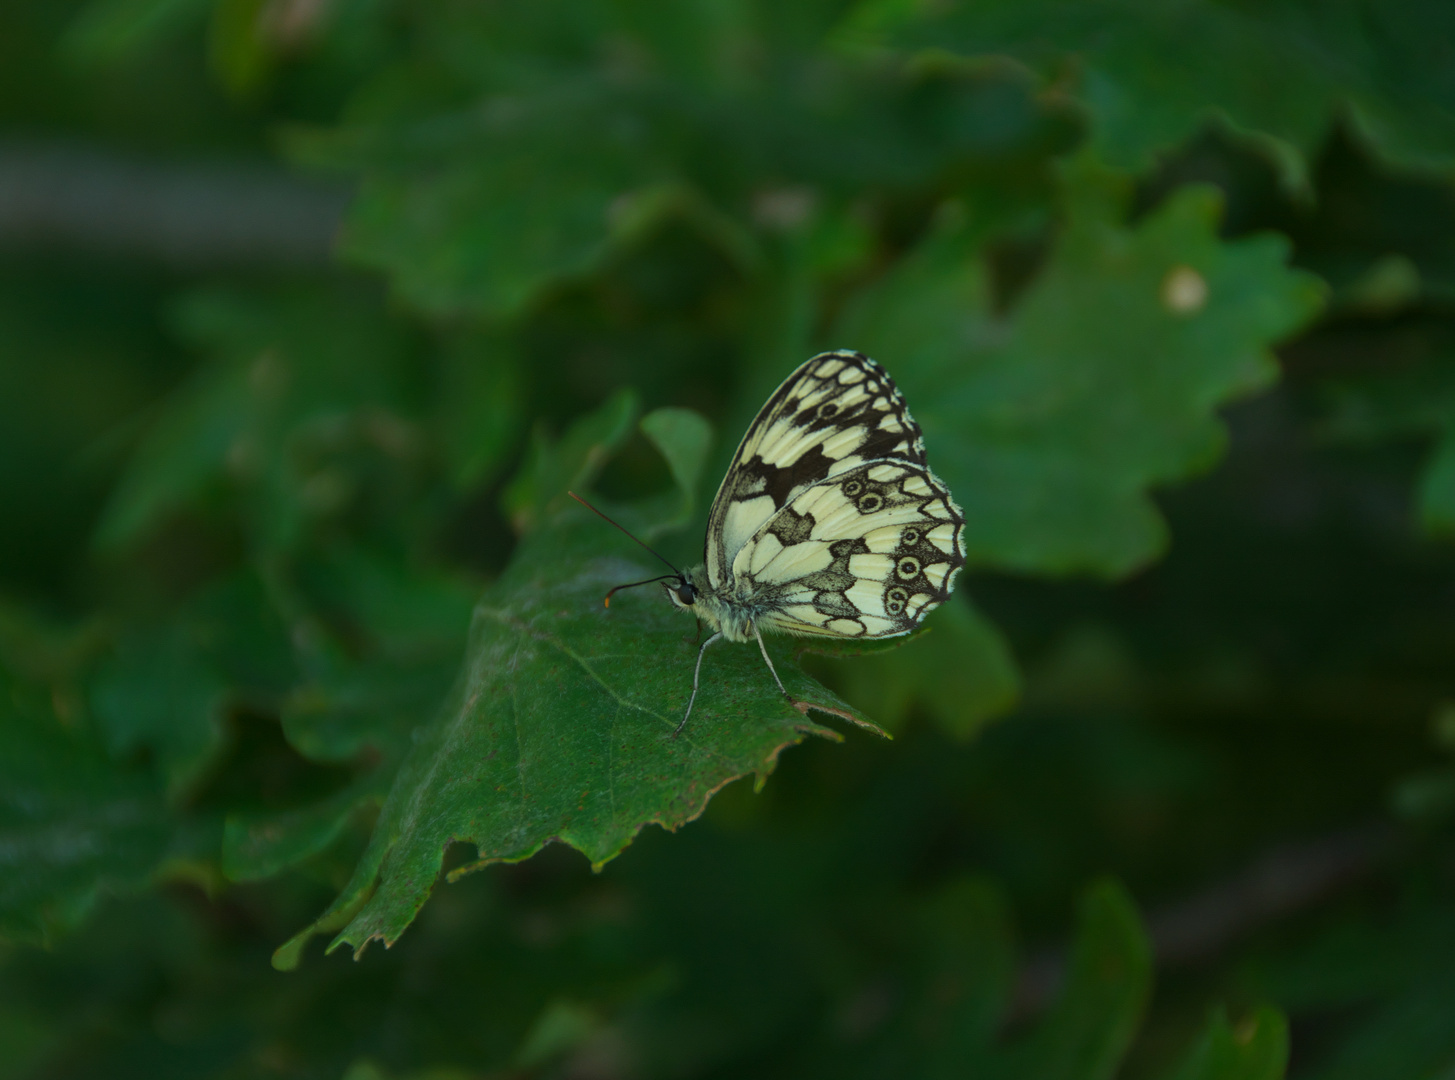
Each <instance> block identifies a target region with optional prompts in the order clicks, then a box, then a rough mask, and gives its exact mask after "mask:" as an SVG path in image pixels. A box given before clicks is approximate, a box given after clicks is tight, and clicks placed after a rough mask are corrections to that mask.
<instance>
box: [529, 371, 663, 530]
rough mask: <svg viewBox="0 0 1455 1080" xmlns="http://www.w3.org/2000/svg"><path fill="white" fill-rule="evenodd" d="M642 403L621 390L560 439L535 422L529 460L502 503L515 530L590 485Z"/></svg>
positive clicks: (623, 437)
mask: <svg viewBox="0 0 1455 1080" xmlns="http://www.w3.org/2000/svg"><path fill="white" fill-rule="evenodd" d="M639 408H640V405H639V404H638V401H637V395H636V393H635V392H634V391H632V390H618V391H617V392H616V393H615V394H613V395H612V396H611V397H610V398H608V399H607V401H606V402H605V403H604V404H603V405H602V406H601V407H600V408H599V409H597V410H596V411H595V412H594V413H591V414H589V415H587V416H583V417H582V418H581V419H579V420H577V421H576V422H575V423H573V424H572V425H571V426H570V427H569V428H568V429H567V430H566V434H565V435H563V436H562V437H561V438H560V440H559V441H553V440H552V439H550V438H549V437H548V436H547V435H546V433H545V430H544V429H543V428H541V427H540V426H537V427H536V429H535V431H534V432H533V433H532V439H531V447H530V452H529V455H528V456H527V458H526V463H525V465H524V466H523V467H522V468H521V470H520V473H519V474H518V475H517V476H516V478H515V479H514V480H512V481H511V483H510V485H509V486H508V487H507V488H506V489H505V494H504V497H503V500H504V508H505V512H506V514H507V516H508V517H509V518H510V522H511V524H512V525H514V526H515V528H516V531H517V532H526V531H528V530H530V529H532V528H534V527H535V526H536V525H537V524H538V523H539V522H540V521H542V520H544V518H545V517H546V516H547V515H548V514H549V513H551V512H552V511H554V510H557V509H559V508H560V507H561V506H562V505H563V504H564V502H565V501H566V492H568V491H571V490H573V489H577V488H582V489H584V488H585V487H587V486H588V485H589V484H590V483H591V482H592V481H593V480H595V479H596V476H597V474H598V473H600V472H601V468H602V466H604V465H605V464H606V462H607V461H608V460H609V459H610V457H611V455H612V453H613V452H614V451H615V450H616V449H617V448H618V447H620V446H621V444H622V443H623V442H625V441H626V439H627V437H628V436H630V435H631V432H632V422H633V421H634V420H635V419H636V417H637V411H638V409H639Z"/></svg>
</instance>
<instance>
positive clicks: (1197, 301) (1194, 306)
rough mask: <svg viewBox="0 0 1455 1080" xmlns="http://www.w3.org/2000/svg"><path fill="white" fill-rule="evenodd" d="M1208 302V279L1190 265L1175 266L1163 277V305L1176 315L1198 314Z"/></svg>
mask: <svg viewBox="0 0 1455 1080" xmlns="http://www.w3.org/2000/svg"><path fill="white" fill-rule="evenodd" d="M1206 304H1207V279H1206V278H1204V277H1203V276H1202V275H1201V274H1199V273H1198V272H1197V271H1196V270H1194V269H1193V268H1192V267H1190V266H1174V267H1173V268H1172V269H1171V270H1169V271H1168V272H1167V276H1166V277H1165V278H1163V279H1162V306H1163V307H1165V308H1166V309H1167V310H1168V311H1170V312H1172V314H1174V315H1196V314H1197V313H1198V312H1199V311H1201V310H1202V309H1203V307H1204V306H1205V305H1206Z"/></svg>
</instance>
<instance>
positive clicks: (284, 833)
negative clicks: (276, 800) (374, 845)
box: [222, 770, 393, 881]
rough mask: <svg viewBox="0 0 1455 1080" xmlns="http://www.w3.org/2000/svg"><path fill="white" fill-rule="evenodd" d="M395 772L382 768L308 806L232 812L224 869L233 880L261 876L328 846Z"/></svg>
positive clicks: (379, 795) (380, 796)
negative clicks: (269, 812) (254, 812)
mask: <svg viewBox="0 0 1455 1080" xmlns="http://www.w3.org/2000/svg"><path fill="white" fill-rule="evenodd" d="M392 775H393V774H392V772H389V771H386V770H379V771H376V772H374V773H370V774H368V775H366V776H364V777H363V778H361V779H360V780H359V781H358V782H356V783H354V784H350V785H349V786H348V787H346V788H343V789H342V790H340V791H338V792H335V793H334V794H333V795H331V796H329V797H328V798H326V799H320V800H319V801H318V802H316V803H313V804H311V805H309V806H304V807H299V808H298V809H295V810H287V811H283V812H281V813H272V814H245V813H233V814H229V815H228V816H227V820H226V821H225V822H224V824H223V834H222V872H223V874H224V875H225V876H226V877H227V878H228V880H230V881H261V880H263V879H265V878H270V877H273V876H274V875H275V874H279V873H281V872H282V871H284V870H286V869H288V868H289V867H290V866H294V865H296V864H298V863H301V862H303V861H304V860H305V859H308V858H310V857H311V856H313V855H316V854H318V853H319V852H320V851H323V850H325V849H326V848H328V847H329V846H330V845H331V844H333V842H334V841H335V840H337V839H338V838H339V837H340V836H341V835H342V834H343V832H344V830H345V829H347V828H348V826H349V823H350V821H352V820H353V819H354V817H355V816H356V815H357V814H358V813H359V811H360V809H361V808H364V807H369V806H375V807H377V806H378V805H379V804H380V803H382V802H383V800H384V795H385V793H386V791H387V790H388V783H387V779H388V777H390V776H392Z"/></svg>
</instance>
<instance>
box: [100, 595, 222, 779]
mask: <svg viewBox="0 0 1455 1080" xmlns="http://www.w3.org/2000/svg"><path fill="white" fill-rule="evenodd" d="M230 692H231V687H230V686H229V685H228V681H227V679H225V678H224V677H223V675H222V673H221V672H220V671H218V670H217V668H216V666H215V665H214V664H213V663H212V661H211V659H210V657H208V656H207V655H206V651H205V649H204V648H203V645H202V643H201V642H200V641H199V640H198V627H197V626H196V625H188V624H186V623H182V622H174V623H172V624H170V625H167V626H163V627H157V628H154V629H151V630H144V631H138V632H136V633H133V634H131V635H128V637H127V638H126V639H124V640H123V641H122V643H121V646H120V648H119V649H118V650H117V653H116V655H115V656H114V657H113V658H112V659H111V660H110V662H109V663H107V664H106V665H105V666H104V667H103V668H102V670H101V671H100V673H99V674H98V675H97V677H96V682H95V684H94V686H93V689H92V696H91V704H92V708H93V709H94V711H95V714H96V720H97V723H98V725H99V726H100V728H101V730H102V731H103V732H104V733H105V736H106V741H107V747H108V749H109V750H110V752H111V753H112V755H114V756H116V757H119V758H124V757H126V756H127V755H129V754H130V753H132V752H133V751H134V750H136V749H137V748H138V747H147V748H149V749H151V750H152V751H153V752H154V753H155V754H156V756H157V766H158V769H159V771H160V773H161V775H162V777H163V779H164V781H165V783H166V787H167V791H168V793H169V794H170V795H171V796H172V797H173V798H177V797H179V796H181V795H184V794H186V793H187V792H188V791H189V790H190V789H191V788H192V787H193V786H194V785H195V784H196V783H197V781H198V780H199V779H200V778H201V777H202V775H203V774H204V773H205V772H206V771H207V769H208V767H209V766H210V765H211V764H212V763H213V762H214V761H215V760H216V758H217V757H218V755H219V754H220V753H221V751H222V749H223V735H224V728H223V716H224V712H225V709H226V706H227V703H228V700H229V697H230Z"/></svg>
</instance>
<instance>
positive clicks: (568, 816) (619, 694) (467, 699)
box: [274, 508, 879, 968]
mask: <svg viewBox="0 0 1455 1080" xmlns="http://www.w3.org/2000/svg"><path fill="white" fill-rule="evenodd" d="M644 559H645V556H643V555H642V554H641V552H640V549H637V548H636V547H635V545H633V544H632V543H631V541H630V540H628V539H627V538H626V537H624V536H621V535H620V534H618V533H616V532H615V531H614V530H611V529H608V528H607V527H606V526H605V525H603V524H602V523H601V522H600V521H599V520H598V519H596V518H595V517H594V516H593V515H590V514H588V513H587V512H586V511H585V510H584V509H574V508H573V509H572V510H569V511H566V512H564V513H562V514H561V515H560V516H559V517H558V518H556V519H554V520H553V521H551V522H550V523H549V524H547V525H546V526H544V527H543V528H541V529H540V530H538V531H537V532H535V533H533V534H532V535H530V536H529V537H528V538H527V539H526V540H525V541H524V542H523V544H522V547H521V549H520V551H519V553H518V554H517V556H516V558H515V560H514V562H513V563H512V564H511V566H510V567H509V569H508V570H507V571H506V573H505V574H504V575H502V577H501V578H500V580H499V581H498V582H497V583H496V584H495V585H494V586H493V587H491V588H490V589H489V590H488V591H487V592H486V594H485V596H484V597H483V598H482V599H481V601H480V603H479V605H478V606H477V607H476V609H475V615H474V619H473V623H472V626H471V630H470V642H469V646H468V648H467V650H466V655H465V661H464V664H463V666H462V669H461V673H460V676H459V678H458V679H457V681H456V684H455V687H454V690H453V691H452V692H451V695H450V697H449V699H448V700H447V702H446V704H445V706H444V708H443V709H442V710H441V711H440V713H439V714H438V716H436V717H435V719H434V720H433V721H432V722H430V723H429V724H427V725H424V726H423V727H421V728H420V729H419V730H418V731H417V732H416V734H415V741H414V746H413V748H412V750H411V752H410V754H409V757H408V758H407V760H406V761H405V763H404V765H403V767H402V768H401V770H400V773H399V775H398V777H397V778H396V780H395V782H394V786H393V789H392V791H391V792H390V794H389V797H388V799H387V800H386V801H385V804H384V808H383V810H382V812H381V813H380V816H379V821H378V824H377V825H376V827H375V831H374V834H373V837H372V839H371V840H370V843H369V846H368V848H367V850H366V851H365V853H364V855H363V857H362V858H361V860H360V862H359V866H358V868H357V869H356V871H355V873H354V877H353V879H352V880H351V881H350V882H349V884H348V885H347V886H346V887H345V889H344V891H343V893H342V894H341V895H340V896H339V898H338V899H337V900H336V901H335V902H334V904H333V905H332V906H331V907H330V908H329V909H328V910H327V911H326V912H325V913H324V914H323V915H322V916H321V917H320V918H319V919H318V920H317V921H316V922H315V923H314V924H313V925H311V926H309V927H308V928H307V929H305V930H304V931H303V932H302V933H300V934H299V935H298V936H296V937H295V938H294V939H293V940H292V941H290V942H289V943H288V944H286V945H285V946H283V947H282V948H281V949H279V950H278V952H277V954H275V957H274V963H275V965H276V966H278V967H280V968H290V967H293V966H295V965H296V964H297V962H298V960H299V958H300V955H301V950H302V948H303V946H304V945H305V944H306V943H307V941H308V940H309V939H310V938H311V937H312V936H313V935H315V934H317V933H321V932H325V931H334V930H336V931H339V933H338V936H337V937H336V938H335V939H334V942H333V944H332V945H331V946H330V948H337V947H338V946H340V945H348V946H350V947H351V948H352V949H354V951H355V952H356V953H358V952H359V951H360V950H362V949H363V948H364V947H365V946H366V945H367V944H368V943H369V942H370V941H373V940H379V941H383V942H384V943H385V944H386V945H392V944H393V943H394V942H395V941H396V940H398V938H399V935H400V934H401V933H403V932H404V930H405V928H406V927H408V925H409V924H410V922H411V921H412V920H413V919H414V917H415V915H416V913H417V912H418V911H419V909H420V908H421V907H422V906H423V904H424V902H425V900H427V899H428V897H429V894H430V892H431V891H432V890H433V888H434V885H435V881H436V879H437V878H438V876H439V872H440V868H441V864H442V860H443V857H444V853H445V849H446V847H447V846H448V845H449V844H451V843H452V842H454V841H465V842H468V843H472V844H474V845H475V848H476V851H477V858H476V860H475V861H474V862H472V863H471V864H469V865H468V866H465V867H462V868H460V869H458V870H456V871H454V872H453V873H452V874H451V877H452V878H453V877H457V876H459V875H460V874H462V873H467V872H469V871H470V870H474V869H477V868H479V867H481V866H484V865H487V864H489V863H492V862H516V861H519V860H522V859H526V858H529V857H530V856H531V855H533V854H535V853H536V852H537V851H539V850H540V849H541V848H542V847H544V846H545V845H546V844H548V843H551V842H553V841H554V842H557V843H563V844H567V845H569V846H571V847H573V848H575V849H576V850H578V851H580V852H581V853H582V854H583V855H585V856H586V857H587V859H589V860H590V861H591V864H592V865H593V867H595V868H597V869H600V868H601V867H602V866H603V865H604V864H605V863H607V862H608V861H610V860H611V859H613V858H615V857H616V856H617V855H618V854H620V853H621V851H622V850H623V849H624V848H625V847H626V846H627V845H628V844H630V843H631V841H632V839H633V838H634V837H635V836H636V834H637V833H638V832H639V831H641V829H642V827H643V826H645V825H649V824H655V825H660V826H662V827H663V828H665V829H669V830H672V829H676V828H678V827H679V826H681V825H684V824H686V823H687V822H689V821H691V820H693V819H694V818H696V817H697V816H698V815H699V814H701V813H702V811H703V809H704V808H705V807H706V805H707V802H708V800H709V799H711V798H712V796H713V794H714V793H715V792H716V791H718V790H719V789H720V788H721V787H722V786H723V785H725V784H727V783H729V782H730V781H732V780H735V779H738V778H739V777H743V776H747V775H749V774H752V775H753V776H754V777H755V778H756V783H757V784H758V785H760V786H761V785H762V784H763V783H764V781H765V780H766V779H767V777H768V774H769V773H771V772H772V771H773V769H774V767H775V766H776V764H777V761H778V755H779V754H780V753H781V752H782V751H783V750H784V749H785V748H787V747H790V746H793V745H795V744H797V743H799V742H801V741H802V740H803V739H804V738H805V736H807V735H820V736H824V737H827V738H830V739H835V740H838V739H841V738H842V736H841V735H839V733H838V732H836V731H835V730H833V729H832V728H828V727H824V726H822V725H820V724H818V723H816V722H814V721H813V720H810V719H809V718H808V716H807V711H808V709H809V708H814V709H818V710H821V711H824V712H827V713H832V714H833V715H835V716H837V717H840V718H842V719H846V720H849V721H851V722H853V723H855V724H858V725H860V726H863V727H867V728H870V729H871V730H875V731H879V729H878V728H877V726H876V725H874V724H873V723H872V721H869V720H868V719H866V718H865V717H863V716H862V715H861V714H859V713H858V712H856V711H855V710H854V709H852V708H851V707H850V706H848V705H847V704H845V703H844V702H843V701H841V700H839V699H838V698H837V697H836V696H834V695H833V694H832V693H830V692H829V691H828V690H826V689H824V688H823V687H822V686H820V685H819V684H818V683H816V682H814V681H813V680H812V679H810V678H809V677H808V676H807V675H805V674H803V673H802V672H801V671H800V670H799V669H798V668H797V667H796V665H795V664H794V663H793V655H794V644H795V643H794V642H791V641H789V640H787V639H783V638H777V639H773V638H770V639H768V640H769V649H770V651H771V652H772V654H773V657H774V663H775V665H776V666H777V668H778V671H779V673H780V674H781V675H782V676H783V679H784V682H785V684H786V685H787V687H788V689H789V691H790V692H791V693H792V694H793V696H794V697H795V698H796V699H798V700H799V701H800V703H810V704H808V705H807V706H804V707H801V708H796V707H795V706H794V705H793V704H792V703H790V702H789V701H788V700H786V699H785V698H784V697H783V695H782V694H780V693H779V691H778V688H777V686H776V685H775V684H774V682H773V678H772V676H771V675H770V674H769V672H768V671H767V669H766V667H765V665H764V664H763V660H762V657H760V656H759V655H758V650H757V649H756V648H753V647H751V646H735V645H731V644H721V645H718V646H716V647H715V648H713V649H711V650H709V651H708V653H707V656H706V658H705V660H704V662H703V665H702V688H701V692H700V693H699V695H698V698H697V702H696V705H695V706H694V708H693V712H692V717H691V719H690V720H689V721H688V724H687V727H686V729H685V730H684V731H683V732H682V734H681V736H680V737H677V738H674V737H673V735H672V732H673V729H674V728H676V726H677V723H678V720H679V719H680V718H681V716H682V712H683V710H684V709H685V708H686V705H687V697H688V694H689V693H690V691H691V688H692V667H693V663H694V660H695V657H696V652H697V643H696V640H695V635H694V626H693V623H692V620H691V619H689V618H688V617H687V616H686V615H684V614H683V613H682V612H679V611H676V610H674V609H673V608H672V607H671V605H669V604H668V603H667V602H666V600H665V599H663V597H662V596H661V595H659V594H658V593H657V592H656V591H655V590H640V591H637V592H634V593H624V594H621V598H620V600H619V601H617V602H616V603H614V604H613V605H612V606H611V607H610V608H609V609H608V608H605V607H603V605H602V603H601V598H602V596H603V595H604V594H605V592H606V591H607V589H609V588H610V587H611V586H613V585H616V584H620V583H621V582H623V581H633V580H637V579H640V578H643V577H647V576H650V573H651V570H652V568H651V567H650V566H649V565H648V564H647V563H646V562H645V561H644Z"/></svg>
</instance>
